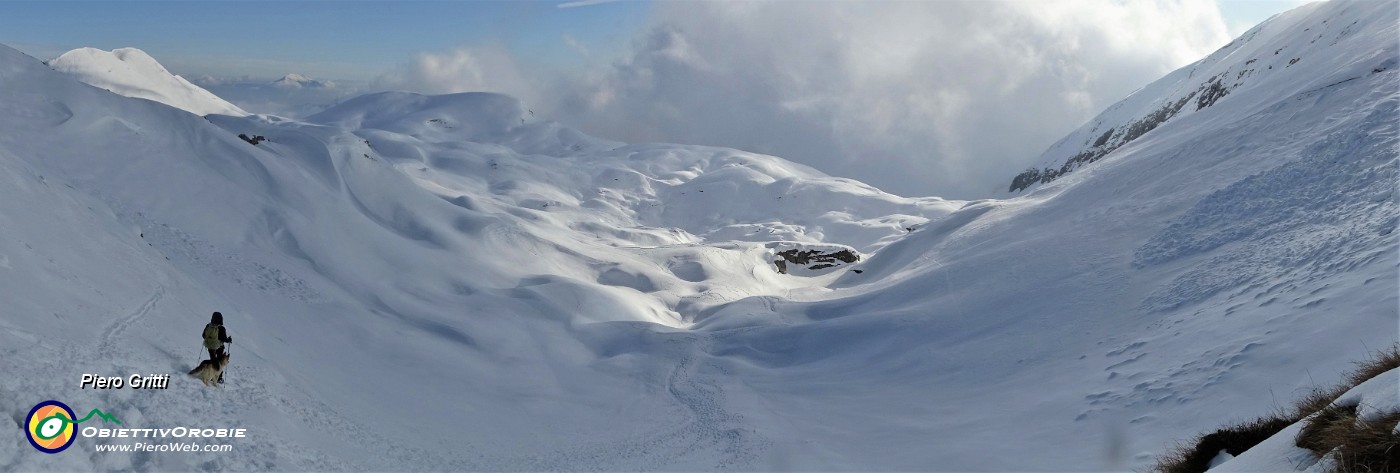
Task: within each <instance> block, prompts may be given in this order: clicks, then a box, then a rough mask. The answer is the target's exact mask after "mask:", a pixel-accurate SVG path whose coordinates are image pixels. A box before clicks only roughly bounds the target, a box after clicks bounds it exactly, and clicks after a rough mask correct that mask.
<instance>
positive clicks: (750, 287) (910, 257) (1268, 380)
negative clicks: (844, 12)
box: [0, 0, 1400, 471]
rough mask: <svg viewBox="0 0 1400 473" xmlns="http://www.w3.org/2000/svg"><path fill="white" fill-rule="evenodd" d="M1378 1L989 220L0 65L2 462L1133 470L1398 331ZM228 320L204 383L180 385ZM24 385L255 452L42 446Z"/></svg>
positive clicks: (1087, 145) (684, 155)
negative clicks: (213, 370)
mask: <svg viewBox="0 0 1400 473" xmlns="http://www.w3.org/2000/svg"><path fill="white" fill-rule="evenodd" d="M1397 15H1400V6H1397V4H1396V3H1395V2H1364V1H1352V2H1348V1H1341V0H1337V1H1332V2H1326V3H1314V4H1309V5H1305V6H1302V7H1299V8H1297V9H1295V10H1292V11H1289V12H1287V13H1284V14H1281V15H1278V16H1276V17H1274V18H1273V19H1271V20H1269V21H1267V22H1265V23H1263V24H1261V25H1259V26H1257V27H1255V28H1253V29H1251V30H1249V31H1248V32H1246V33H1245V34H1244V35H1243V36H1242V37H1240V38H1238V39H1236V40H1235V41H1233V42H1232V43H1230V44H1229V45H1227V46H1225V47H1224V48H1221V49H1220V50H1219V51H1217V52H1215V53H1213V54H1211V55H1210V56H1208V57H1206V58H1204V59H1201V60H1200V61H1198V62H1197V63H1195V64H1191V65H1188V66H1187V67H1184V68H1182V69H1181V70H1178V71H1176V72H1173V73H1171V74H1169V75H1167V76H1166V77H1163V78H1162V79H1160V80H1158V81H1156V82H1154V83H1152V84H1149V85H1147V86H1145V87H1143V88H1142V89H1140V90H1139V91H1138V92H1136V93H1134V94H1132V95H1131V96H1129V97H1127V98H1126V99H1124V100H1123V101H1122V102H1119V103H1118V104H1116V105H1113V106H1111V107H1109V108H1108V109H1107V110H1106V111H1104V112H1103V114H1102V115H1100V116H1099V117H1098V118H1096V119H1095V120H1093V121H1091V122H1090V123H1087V124H1085V125H1084V126H1083V127H1082V128H1080V129H1079V130H1078V131H1075V132H1074V133H1072V134H1070V135H1069V136H1067V137H1065V138H1064V139H1063V140H1061V141H1060V142H1059V143H1057V144H1056V145H1054V146H1052V147H1051V148H1050V149H1049V150H1047V151H1046V152H1045V154H1044V155H1043V156H1042V157H1041V159H1040V164H1038V165H1037V166H1036V167H1035V168H1033V169H1032V170H1029V171H1027V172H1028V174H1023V175H1021V176H1017V177H1016V179H1015V181H1013V182H1011V185H1010V191H1011V192H1009V193H1008V194H1007V195H1005V196H1004V198H1001V199H986V200H975V201H955V200H945V199H941V198H937V197H902V196H897V195H892V194H889V193H886V192H883V191H880V190H879V189H876V188H874V187H871V186H869V185H866V184H863V183H861V182H857V181H853V180H850V179H843V178H839V177H833V176H827V175H825V174H823V173H821V172H819V171H817V170H814V169H811V168H808V167H806V166H803V165H800V164H796V163H793V162H790V161H786V160H784V159H782V158H779V157H773V156H766V155H761V154H755V153H749V152H745V151H740V150H734V149H727V148H717V147H704V146H690V145H673V144H662V143H621V142H615V141H609V140H605V139H600V138H596V137H592V136H588V135H586V134H584V133H582V132H579V131H577V130H575V129H572V128H570V127H569V126H568V124H561V123H556V122H551V121H545V120H538V119H536V118H534V117H533V116H532V114H531V113H529V112H528V108H527V107H524V106H522V104H521V102H520V101H519V100H517V99H514V98H511V97H507V96H504V95H498V94H490V93H462V94H450V95H419V94H412V93H406V92H382V93H374V94H368V95H363V96H359V97H355V98H351V99H349V100H345V101H343V102H340V103H339V104H337V105H335V106H332V107H330V108H328V109H326V110H324V111H321V112H320V113H316V114H314V115H310V116H307V117H306V118H303V119H292V118H285V117H279V116H275V115H260V114H252V113H249V112H247V111H244V110H242V109H240V108H238V107H237V106H234V105H232V104H230V103H229V102H226V101H224V100H223V99H220V98H219V97H217V96H215V95H214V94H212V93H209V92H208V91H206V90H204V89H201V88H200V87H198V86H196V85H194V84H192V83H190V82H189V81H186V80H184V79H183V78H180V77H179V76H175V75H172V74H170V73H169V72H168V71H166V70H165V68H164V67H162V66H160V64H159V63H157V62H156V60H155V59H154V58H151V57H150V56H148V55H146V54H145V53H143V52H141V51H140V50H136V49H125V50H118V51H113V52H105V51H100V50H94V49H82V50H76V51H73V52H70V53H68V54H65V55H63V56H61V57H59V58H58V59H55V60H53V61H50V62H48V63H47V64H45V63H44V62H41V61H40V60H38V59H35V58H32V57H29V56H26V55H24V54H22V53H20V52H18V51H16V50H14V49H10V48H8V47H4V46H0V228H3V229H4V231H3V232H0V236H3V237H2V238H0V300H3V301H5V304H4V308H3V309H2V310H0V373H4V376H3V377H0V410H3V411H4V412H6V413H9V415H10V417H9V418H10V419H11V420H12V421H14V422H15V425H16V426H18V427H19V428H16V429H10V430H8V432H9V433H8V434H5V435H4V436H0V470H4V471H50V470H63V471H89V470H132V469H135V470H181V471H188V470H199V471H214V470H239V471H242V470H269V469H274V470H318V471H325V470H368V471H406V470H413V471H425V470H432V471H453V470H492V471H502V470H511V471H515V470H529V471H540V470H570V471H575V470H604V471H620V470H843V471H844V470H850V471H855V470H862V471H868V470H901V471H988V470H991V471H1007V470H1018V471H1026V470H1048V471H1089V470H1126V469H1133V468H1146V467H1150V466H1151V465H1152V462H1153V460H1154V456H1155V455H1158V454H1160V453H1162V452H1163V451H1164V450H1165V449H1166V448H1167V447H1169V446H1170V445H1171V444H1172V442H1174V441H1177V440H1184V439H1188V438H1190V437H1191V436H1193V435H1195V434H1196V433H1198V432H1200V431H1203V430H1208V429H1212V428H1214V427H1215V426H1217V425H1219V424H1221V423H1224V422H1227V421H1231V420H1237V419H1240V418H1245V417H1250V416H1256V415H1260V414H1263V413H1265V412H1267V411H1269V410H1270V409H1271V406H1270V405H1268V404H1266V403H1267V402H1269V400H1270V399H1276V402H1277V403H1279V404H1283V403H1287V402H1289V401H1291V400H1292V399H1294V398H1296V397H1299V396H1301V395H1302V394H1304V393H1305V392H1307V391H1308V389H1310V388H1312V387H1314V386H1316V385H1318V384H1331V383H1333V382H1335V381H1336V380H1337V379H1339V377H1340V376H1341V374H1342V372H1344V371H1345V370H1346V369H1347V368H1348V367H1349V366H1350V364H1351V362H1352V361H1353V360H1356V359H1360V358H1364V357H1365V355H1366V354H1367V353H1368V352H1369V351H1371V350H1372V349H1379V348H1383V347H1387V346H1390V345H1392V344H1394V343H1395V342H1396V340H1397V338H1398V337H1400V336H1398V335H1397V317H1400V280H1397V268H1400V253H1397V246H1396V245H1397V239H1396V238H1397V237H1396V233H1395V230H1396V227H1397V225H1400V220H1398V219H1400V205H1397V202H1396V194H1395V192H1396V183H1397V175H1396V171H1397V164H1400V155H1397V145H1400V141H1397V131H1400V129H1398V128H1400V127H1397V122H1396V111H1397V105H1400V87H1397V86H1400V70H1398V69H1397V66H1398V64H1397V57H1400V56H1398V55H1400V50H1397V43H1396V41H1395V39H1396V38H1397V37H1400V31H1397V22H1396V21H1395V18H1396V17H1397ZM291 79H305V78H290V76H289V79H288V80H291ZM308 81H309V79H308ZM302 82H304V81H302ZM302 82H298V84H301V83H302ZM240 135H243V136H245V137H249V138H251V137H262V138H263V139H262V140H252V139H242V138H240ZM255 141H256V142H255ZM1010 178H1012V176H1008V179H1010ZM211 311H222V312H223V314H225V317H226V325H227V327H228V331H229V334H230V335H231V336H232V337H233V338H234V339H235V340H236V341H235V342H234V343H233V344H232V345H231V347H230V353H231V359H232V363H231V365H230V366H229V368H228V371H227V378H228V381H227V384H225V385H224V386H223V387H222V388H219V389H211V388H206V387H205V386H203V385H201V384H199V383H198V381H195V380H193V379H191V378H188V377H186V376H184V374H183V373H185V372H186V371H188V370H189V369H190V368H191V367H193V366H194V364H196V363H198V361H199V360H200V359H202V358H203V357H204V352H203V348H202V347H200V346H199V345H198V338H196V337H197V335H196V334H197V333H198V331H199V330H200V329H201V328H202V327H203V326H204V323H205V322H206V321H207V319H208V317H209V314H210V312H211ZM166 372H168V373H172V374H175V375H177V376H174V378H178V379H172V380H171V386H170V388H169V389H167V390H153V391H140V390H132V389H124V390H94V389H79V388H78V387H77V385H78V380H79V378H80V377H81V376H82V375H83V374H84V373H102V374H111V375H117V374H121V375H124V374H130V373H166ZM1387 376H1388V377H1385V378H1381V379H1378V381H1377V382H1376V383H1377V384H1373V385H1367V386H1364V387H1365V388H1366V389H1367V390H1369V391H1367V392H1368V393H1371V392H1375V391H1378V390H1380V389H1383V388H1384V386H1382V387H1381V388H1377V387H1376V386H1377V385H1379V383H1384V382H1391V383H1392V384H1393V382H1394V380H1395V374H1394V373H1390V374H1389V375H1387ZM1387 380H1388V381H1387ZM1372 395H1374V394H1372ZM1380 396H1383V394H1382V395H1380ZM46 399H59V400H62V401H64V402H66V403H68V404H69V405H71V406H74V408H75V409H78V410H82V411H84V412H86V411H87V410H88V409H92V408H94V407H100V408H102V409H103V410H104V411H106V412H108V413H111V414H113V415H115V416H116V417H119V418H120V419H121V420H122V421H123V422H124V425H132V426H144V427H151V426H167V427H168V426H175V425H184V424H187V423H190V422H192V421H191V419H200V422H203V423H207V424H218V425H232V426H238V427H241V428H246V429H248V430H249V436H248V438H246V439H238V441H237V442H234V445H235V448H234V450H233V451H232V452H227V453H217V454H204V453H191V454H185V455H154V454H141V453H138V454H132V455H112V454H98V453H93V452H92V450H91V444H92V443H94V442H95V439H90V438H79V439H78V440H77V447H75V449H74V450H73V451H69V452H65V453H62V454H56V455H43V454H39V453H37V452H35V451H34V450H33V449H32V448H31V447H30V445H29V444H28V442H27V441H26V440H25V435H24V432H23V430H24V429H23V426H24V423H25V420H26V419H25V413H27V412H29V410H30V408H31V407H33V406H34V404H35V403H38V402H40V401H43V400H46ZM84 412H80V413H79V414H80V415H81V414H82V413H84ZM112 440H114V441H118V442H120V441H121V439H112ZM84 449H86V450H84ZM1240 458H1241V459H1242V460H1247V461H1252V462H1260V461H1263V462H1264V463H1251V465H1257V464H1268V465H1272V466H1271V467H1275V466H1279V465H1282V464H1281V463H1277V462H1275V463H1268V461H1269V460H1267V459H1265V460H1260V459H1258V458H1257V457H1256V458H1254V459H1252V460H1251V459H1249V458H1248V457H1240ZM1316 462H1317V459H1315V458H1313V459H1310V460H1309V459H1308V458H1303V457H1300V459H1298V462H1297V463H1288V464H1289V465H1292V466H1293V467H1294V468H1295V469H1298V470H1305V469H1307V468H1310V467H1312V466H1313V465H1314V464H1315V463H1316ZM1228 464H1229V463H1226V465H1228ZM1237 467H1238V465H1237ZM1246 469H1247V468H1246Z"/></svg>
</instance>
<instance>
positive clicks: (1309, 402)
mask: <svg viewBox="0 0 1400 473" xmlns="http://www.w3.org/2000/svg"><path fill="white" fill-rule="evenodd" d="M1396 368H1400V343H1397V344H1395V345H1392V346H1391V347H1390V348H1387V349H1384V350H1381V351H1378V352H1376V353H1374V354H1372V355H1371V357H1370V358H1369V359H1367V360H1365V361H1362V362H1359V363H1357V367H1356V369H1354V370H1352V371H1351V372H1349V373H1347V375H1346V376H1345V377H1344V379H1343V382H1342V384H1340V385H1337V386H1333V387H1331V388H1315V389H1313V391H1312V392H1311V393H1309V394H1308V395H1307V396H1304V397H1303V398H1302V399H1300V400H1298V402H1296V403H1294V405H1293V407H1292V408H1290V409H1285V410H1283V411H1282V412H1280V413H1278V414H1275V415H1270V416H1265V417H1260V418H1258V419H1254V420H1252V421H1248V422H1244V423H1240V424H1237V425H1232V426H1227V427H1224V428H1221V429H1219V430H1216V431H1215V432H1213V433H1210V434H1207V435H1201V436H1198V437H1196V438H1195V439H1194V440H1193V441H1191V442H1190V443H1187V444H1179V445H1177V446H1176V448H1174V449H1172V450H1171V451H1170V452H1167V453H1166V454H1165V455H1162V456H1160V457H1158V458H1157V465H1156V466H1154V467H1153V468H1152V471H1156V472H1161V473H1199V472H1204V471H1206V468H1207V467H1208V466H1210V461H1211V460H1212V459H1214V458H1215V456H1216V455H1219V454H1220V451H1221V450H1224V451H1226V452H1229V453H1230V454H1231V455H1239V454H1241V453H1244V451H1246V450H1249V449H1250V448H1252V447H1254V446H1255V445H1258V444H1259V442H1263V441H1264V440H1265V439H1268V438H1269V437H1272V436H1273V435H1274V434H1277V433H1278V432H1279V431H1282V430H1283V429H1284V428H1287V427H1288V426H1289V425H1292V424H1293V423H1295V422H1298V421H1302V420H1304V419H1306V423H1304V424H1303V428H1302V430H1301V431H1299V433H1298V438H1297V439H1296V440H1295V444H1296V445H1297V446H1298V447H1299V448H1305V449H1308V450H1309V451H1312V452H1313V453H1314V454H1316V455H1317V456H1319V457H1322V456H1329V455H1330V457H1331V458H1332V460H1333V461H1334V465H1335V470H1336V471H1338V472H1382V471H1385V472H1389V471H1396V472H1400V433H1397V432H1396V431H1395V428H1396V424H1397V423H1400V412H1390V413H1387V414H1385V415H1383V416H1381V417H1380V418H1378V419H1372V420H1361V419H1358V418H1357V415H1356V412H1357V405H1356V404H1349V405H1337V404H1333V403H1334V402H1335V401H1336V400H1337V398H1338V397H1341V395H1342V394H1345V393H1346V392H1347V391H1349V390H1351V388H1354V387H1356V386H1357V385H1359V384H1361V383H1364V382H1366V381H1368V380H1370V379H1371V378H1375V377H1376V376H1379V375H1380V374H1381V373H1385V372H1387V371H1390V370H1393V369H1396Z"/></svg>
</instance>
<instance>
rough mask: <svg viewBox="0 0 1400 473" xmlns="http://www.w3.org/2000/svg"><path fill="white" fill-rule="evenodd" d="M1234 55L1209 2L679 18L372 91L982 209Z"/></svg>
mask: <svg viewBox="0 0 1400 473" xmlns="http://www.w3.org/2000/svg"><path fill="white" fill-rule="evenodd" d="M570 39H571V37H569V36H568V35H564V36H561V38H560V41H561V43H562V44H565V45H567V44H569V42H570ZM1228 41H1229V35H1228V33H1227V27H1226V24H1225V22H1224V20H1223V19H1222V18H1221V15H1220V11H1219V9H1218V8H1217V6H1216V4H1215V3H1214V2H1213V1H1210V0H1157V1H1149V2H1131V3H1126V4H1124V3H1121V2H1114V1H1111V0H1101V1H1084V2H1052V3H1049V4H1046V3H1038V2H878V3H854V2H820V3H800V2H781V3H747V2H672V3H661V4H658V5H656V8H655V11H654V12H653V13H652V19H651V20H650V23H649V25H648V26H647V27H646V28H644V29H643V31H642V32H641V33H639V34H638V37H636V38H635V39H634V40H633V44H632V46H631V48H630V50H628V51H625V52H624V53H623V55H622V56H621V57H611V58H605V57H602V56H601V55H597V54H590V53H587V52H585V51H586V50H578V48H573V47H571V49H575V50H578V53H579V54H580V55H581V56H584V57H586V58H588V61H589V62H590V63H592V65H591V66H589V67H585V68H582V69H578V70H569V71H562V72H561V71H557V70H551V71H542V70H535V69H534V68H532V67H531V65H530V62H529V61H528V60H525V58H519V57H515V56H513V55H512V53H511V52H510V51H509V50H508V49H507V48H505V47H502V46H499V45H486V46H473V47H462V48H458V49H455V50H450V51H441V52H425V53H421V54H419V55H418V56H417V57H415V58H413V59H412V60H409V61H407V62H404V63H402V64H400V65H398V66H396V67H394V68H392V69H391V70H389V71H386V72H385V73H383V74H381V75H380V76H379V77H378V78H376V79H375V80H373V81H371V82H370V83H369V84H367V85H365V89H364V90H366V91H376V90H407V91H414V92H421V93H431V94H440V93H452V92H465V91H491V92H500V93H506V94H510V95H513V96H516V97H518V98H520V99H521V100H522V101H524V102H525V103H526V104H527V106H529V107H531V109H532V110H534V111H535V112H536V113H537V116H538V117H540V118H541V119H551V120H557V121H560V122H563V123H566V124H568V125H570V126H575V127H578V128H580V129H582V130H583V131H585V132H588V133H591V134H594V135H598V136H603V137H608V138H613V139H618V140H624V141H631V142H648V141H657V142H678V143H690V144H707V145H719V146H728V147H735V148H741V149H746V150H751V151H757V152H761V153H768V154H773V155H778V156H782V157H784V158H787V159H790V160H793V161H797V162H800V163H803V164H807V165H810V166H813V167H816V168H817V169H820V170H822V171H825V172H827V173H829V174H833V175H838V176H843V177H851V178H855V179H859V180H862V181H865V182H868V183H870V184H873V185H876V186H878V187H880V188H881V189H884V190H887V191H890V192H894V193H898V194H902V195H940V196H944V197H950V198H977V197H987V196H992V195H996V194H997V193H998V192H1000V191H1002V190H1004V189H1002V187H1003V186H1004V184H1005V182H1006V180H1007V179H1008V178H1009V176H1012V175H1015V173H1017V172H1020V171H1021V170H1023V169H1024V168H1025V167H1026V166H1028V165H1030V164H1031V163H1032V161H1033V160H1034V159H1035V157H1036V156H1037V155H1038V154H1039V153H1040V152H1041V151H1043V150H1044V149H1045V148H1046V147H1048V146H1049V145H1050V144H1052V142H1053V141H1054V140H1055V139H1057V138H1059V137H1061V136H1063V135H1064V134H1066V133H1068V132H1069V131H1071V130H1073V129H1074V128H1076V127H1078V126H1079V125H1080V124H1082V123H1084V122H1085V121H1086V120H1088V119H1089V118H1091V117H1093V116H1094V115H1095V114H1096V113H1098V112H1099V111H1101V110H1102V109H1103V108H1104V107H1106V106H1107V105H1109V104H1111V103H1113V102H1114V101H1117V100H1119V99H1122V98H1123V97H1125V96H1127V95H1128V94H1129V93H1131V92H1132V91H1133V90H1136V89H1137V88H1139V87H1141V86H1143V85H1145V84H1146V83H1148V82H1149V81H1150V80H1152V79H1155V78H1157V77H1159V76H1161V75H1162V74H1164V73H1166V72H1168V71H1171V70H1173V69H1176V68H1178V67H1181V66H1183V65H1185V64H1188V63H1190V62H1191V61H1194V60H1197V59H1199V58H1201V57H1202V56H1204V55H1205V54H1208V53H1209V52H1211V51H1213V50H1215V49H1216V48H1218V47H1220V46H1222V45H1224V44H1225V43H1227V42H1228ZM342 91H344V89H343V88H342ZM235 102H237V101H236V100H235Z"/></svg>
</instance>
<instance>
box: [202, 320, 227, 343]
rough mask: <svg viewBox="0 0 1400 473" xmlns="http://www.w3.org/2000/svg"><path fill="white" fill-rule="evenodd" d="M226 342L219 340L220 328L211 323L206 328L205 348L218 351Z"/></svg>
mask: <svg viewBox="0 0 1400 473" xmlns="http://www.w3.org/2000/svg"><path fill="white" fill-rule="evenodd" d="M223 344H224V342H222V341H220V340H219V326H218V325H215V324H214V323H213V322H210V323H209V325H205V326H204V348H207V349H210V350H216V349H218V348H219V347H221V346H223Z"/></svg>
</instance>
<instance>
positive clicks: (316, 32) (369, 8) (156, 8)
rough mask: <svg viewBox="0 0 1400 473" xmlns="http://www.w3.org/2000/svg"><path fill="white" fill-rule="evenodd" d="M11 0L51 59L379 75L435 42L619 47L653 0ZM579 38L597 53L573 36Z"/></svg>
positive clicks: (560, 50)
mask: <svg viewBox="0 0 1400 473" xmlns="http://www.w3.org/2000/svg"><path fill="white" fill-rule="evenodd" d="M558 5H559V2H500V1H493V2H463V1H431V2H411V1H404V2H358V1H357V2H348V1H347V2H331V1H320V2H296V1H289V2H262V1H250V2H214V1H195V2H114V1H104V2H67V1H48V2H0V32H3V33H0V42H3V43H5V44H7V45H10V46H12V47H15V48H17V49H20V50H21V51H24V52H26V53H28V54H30V55H33V56H36V57H39V58H40V59H49V58H52V57H54V56H57V55H58V54H61V53H63V52H64V51H67V50H71V49H74V48H78V47H83V46H91V47H96V48H99V49H106V50H110V49H114V48H119V47H128V46H130V47H137V48H140V49H143V50H145V51H146V52H148V53H150V54H151V55H152V56H155V57H156V58H157V59H158V60H160V61H161V62H162V63H163V64H165V65H166V67H167V68H169V69H171V70H172V71H173V72H176V73H186V74H212V75H244V74H251V75H255V76H280V75H281V74H283V73H286V72H301V73H304V74H309V75H313V76H320V77H329V78H337V79H369V78H371V77H373V76H374V75H376V74H378V73H380V72H383V70H384V69H386V68H388V67H390V66H392V65H393V64H395V63H400V62H404V61H408V60H410V59H411V58H412V57H413V56H414V55H415V54H417V53H419V52H424V51H441V50H446V49H450V48H453V47H458V46H465V45H498V46H503V47H506V48H508V49H509V50H510V51H511V53H512V54H513V55H514V56H515V57H516V58H517V59H518V60H520V61H521V62H523V63H525V64H526V65H529V66H539V67H546V68H570V67H577V66H579V65H581V64H582V63H583V62H584V61H586V60H589V57H590V56H594V55H598V56H605V55H616V53H617V52H618V51H619V50H621V49H622V48H623V47H625V46H626V45H627V44H629V41H630V40H631V38H632V36H633V35H634V34H635V32H636V31H637V30H638V29H639V28H641V27H642V25H643V23H644V22H645V20H646V15H647V10H648V9H649V5H648V4H647V3H642V2H615V3H605V4H598V5H592V6H587V7H581V8H559V7H558ZM566 35H567V37H570V38H573V39H574V41H576V42H577V44H579V45H581V46H583V47H584V48H586V50H587V51H588V54H589V55H590V56H585V55H584V54H583V53H582V52H580V50H579V49H578V48H576V47H571V46H570V45H568V44H567V41H566V40H565V37H566Z"/></svg>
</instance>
